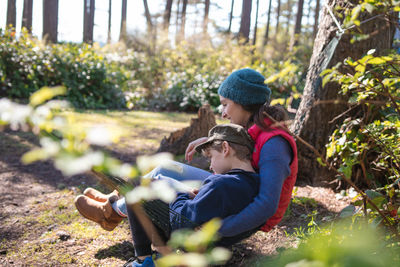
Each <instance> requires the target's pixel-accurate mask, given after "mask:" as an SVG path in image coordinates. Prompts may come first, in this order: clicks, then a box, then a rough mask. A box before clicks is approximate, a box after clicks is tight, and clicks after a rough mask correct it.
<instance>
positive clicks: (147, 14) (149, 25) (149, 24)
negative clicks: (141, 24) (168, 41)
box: [143, 0, 153, 36]
mask: <svg viewBox="0 0 400 267" xmlns="http://www.w3.org/2000/svg"><path fill="white" fill-rule="evenodd" d="M143 5H144V15H145V17H146V23H147V32H148V33H149V36H151V35H152V32H153V22H152V21H151V15H150V10H149V5H148V4H147V0H143Z"/></svg>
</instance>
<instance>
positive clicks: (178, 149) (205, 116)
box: [157, 105, 216, 155]
mask: <svg viewBox="0 0 400 267" xmlns="http://www.w3.org/2000/svg"><path fill="white" fill-rule="evenodd" d="M197 115H198V118H193V119H192V120H191V122H190V126H189V127H185V128H183V129H180V130H177V131H175V132H173V133H171V134H170V136H169V137H164V138H163V140H161V144H160V147H159V148H158V150H157V152H170V153H172V154H174V155H181V154H184V153H185V150H186V147H187V146H188V145H189V143H190V142H191V141H193V140H196V139H197V138H200V137H204V136H207V135H208V131H209V130H210V129H211V128H212V127H214V126H215V125H216V122H215V115H214V113H213V112H212V110H211V108H210V105H203V106H202V107H201V108H199V111H198V112H197Z"/></svg>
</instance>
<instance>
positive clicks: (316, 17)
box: [313, 0, 320, 39]
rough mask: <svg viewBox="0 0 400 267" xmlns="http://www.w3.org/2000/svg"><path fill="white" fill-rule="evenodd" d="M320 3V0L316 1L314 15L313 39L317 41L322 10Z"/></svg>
mask: <svg viewBox="0 0 400 267" xmlns="http://www.w3.org/2000/svg"><path fill="white" fill-rule="evenodd" d="M319 3H320V0H316V4H315V13H314V28H313V39H315V36H317V30H318V20H319V9H320V6H319Z"/></svg>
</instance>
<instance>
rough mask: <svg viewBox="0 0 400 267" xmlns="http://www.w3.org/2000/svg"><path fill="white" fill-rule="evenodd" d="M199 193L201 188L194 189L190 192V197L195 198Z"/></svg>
mask: <svg viewBox="0 0 400 267" xmlns="http://www.w3.org/2000/svg"><path fill="white" fill-rule="evenodd" d="M198 193H199V189H192V190H190V191H189V192H188V194H189V197H190V199H193V198H195V196H196V195H197V194H198Z"/></svg>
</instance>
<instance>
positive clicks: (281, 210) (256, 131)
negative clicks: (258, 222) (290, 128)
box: [248, 119, 298, 232]
mask: <svg viewBox="0 0 400 267" xmlns="http://www.w3.org/2000/svg"><path fill="white" fill-rule="evenodd" d="M265 123H266V124H267V125H271V121H270V120H269V119H266V120H265ZM248 132H249V134H250V136H251V137H252V138H253V140H254V141H255V148H254V152H253V159H252V165H253V167H255V168H256V169H258V161H259V160H260V151H261V148H262V147H263V145H264V144H265V142H267V141H268V140H269V139H270V138H272V137H274V136H277V135H280V136H282V137H283V138H285V139H286V140H287V141H288V142H289V144H290V145H291V147H292V151H293V160H292V163H291V164H290V174H289V176H288V177H286V179H285V181H284V182H283V186H282V191H281V196H280V199H279V204H278V209H277V210H276V212H275V214H274V215H272V217H270V218H269V219H268V220H267V222H266V223H265V225H264V226H262V227H261V229H260V230H262V231H264V232H268V231H270V230H271V229H272V227H274V226H275V225H277V224H278V223H279V222H280V221H281V220H282V218H283V215H284V214H285V211H286V209H287V207H288V205H289V203H290V199H291V197H292V190H293V186H294V184H295V182H296V178H297V167H298V166H297V146H296V142H295V141H294V138H293V136H291V135H290V134H289V133H287V132H285V131H284V130H281V129H278V128H272V130H271V131H268V132H264V131H263V130H261V129H260V128H259V127H258V126H257V125H253V126H252V127H250V129H249V130H248ZM264 179H265V178H264ZM267 179H268V178H267Z"/></svg>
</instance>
